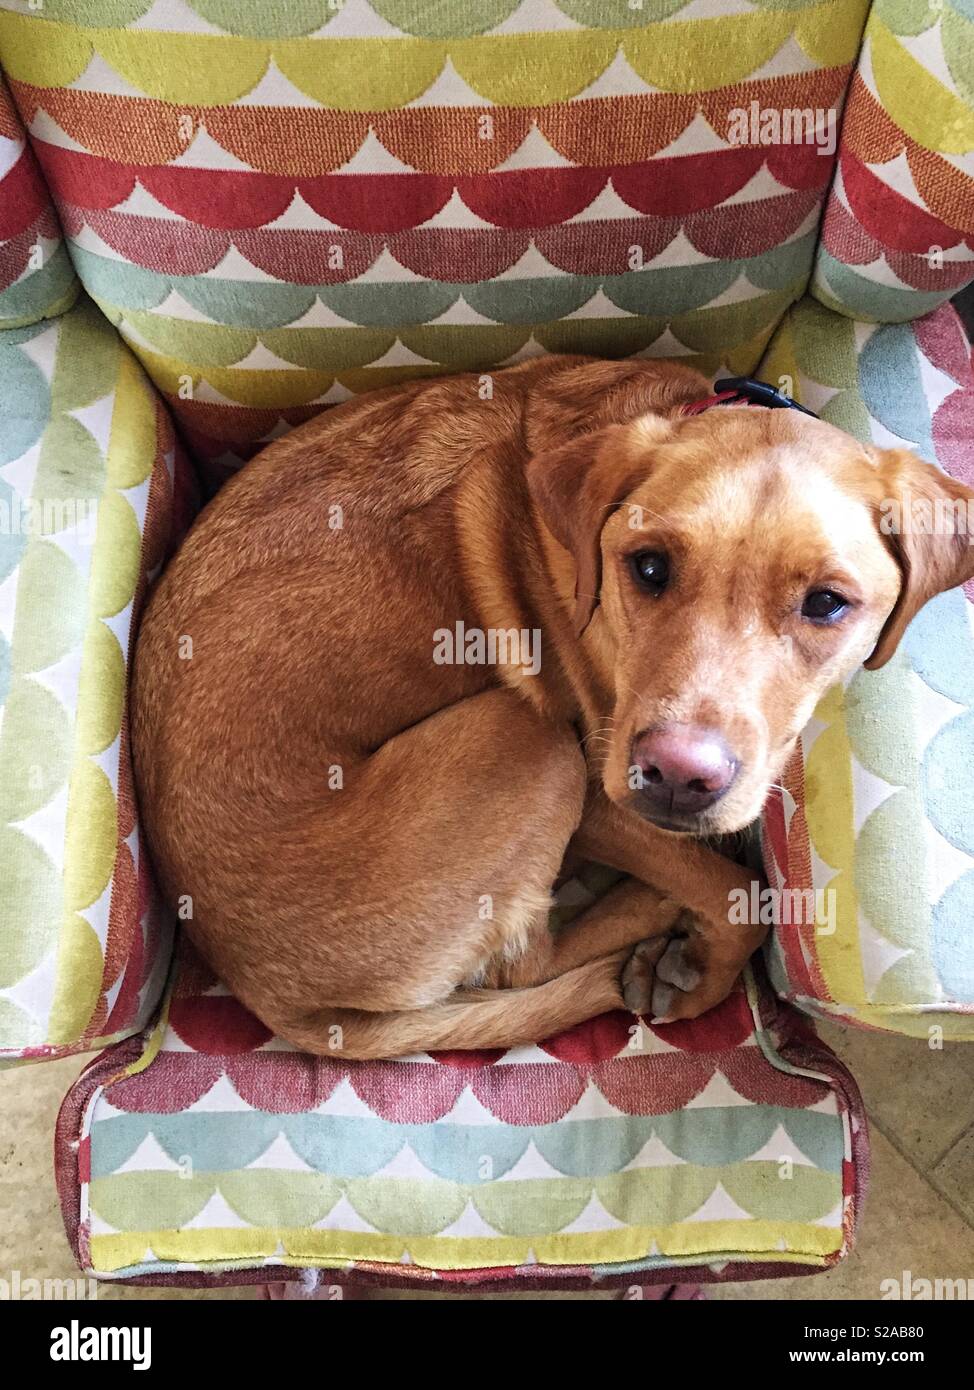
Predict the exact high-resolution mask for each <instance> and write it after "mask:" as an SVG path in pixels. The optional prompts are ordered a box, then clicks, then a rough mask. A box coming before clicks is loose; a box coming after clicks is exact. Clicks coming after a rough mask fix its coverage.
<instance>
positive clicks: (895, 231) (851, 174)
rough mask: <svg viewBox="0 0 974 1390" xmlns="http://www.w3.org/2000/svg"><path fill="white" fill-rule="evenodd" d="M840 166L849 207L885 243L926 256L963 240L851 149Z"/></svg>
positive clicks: (867, 229)
mask: <svg viewBox="0 0 974 1390" xmlns="http://www.w3.org/2000/svg"><path fill="white" fill-rule="evenodd" d="M841 167H842V184H843V187H844V189H845V193H846V197H847V198H848V200H849V206H850V207H851V209H852V211H853V212H854V213H855V216H856V218H857V219H858V220H859V222H860V223H861V224H862V226H863V227H865V229H866V231H867V232H870V233H871V234H872V235H873V236H874V237H876V239H877V240H878V241H879V242H881V243H882V245H883V246H887V247H889V248H891V249H892V250H894V251H909V252H911V253H912V254H913V255H917V256H926V255H927V253H928V252H929V250H930V247H931V246H942V247H943V248H944V249H945V250H946V249H947V248H948V247H951V246H956V245H957V243H958V242H959V241H961V240H962V237H961V235H960V233H959V232H957V231H955V230H954V229H953V228H952V227H948V226H947V225H946V224H945V223H944V222H941V221H940V219H939V218H938V217H934V216H933V214H932V213H929V212H927V211H926V210H925V209H924V208H920V207H917V205H916V204H915V203H912V202H911V201H910V200H909V198H905V197H904V196H903V194H902V193H897V192H896V190H895V189H893V188H890V187H889V186H888V185H887V184H885V183H884V182H883V181H882V179H881V178H879V177H878V175H876V174H875V173H873V171H872V170H871V169H869V168H867V166H866V165H865V164H864V163H863V162H862V160H860V159H857V158H856V156H855V155H854V154H853V153H852V151H851V150H849V149H845V148H844V149H843V151H842V159H841Z"/></svg>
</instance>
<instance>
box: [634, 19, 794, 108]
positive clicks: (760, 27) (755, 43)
mask: <svg viewBox="0 0 974 1390" xmlns="http://www.w3.org/2000/svg"><path fill="white" fill-rule="evenodd" d="M792 27H793V19H792V17H791V16H790V15H789V14H787V13H786V12H782V11H774V10H772V11H769V12H768V13H765V14H747V15H726V16H723V17H720V18H716V19H688V20H676V21H674V22H672V23H668V24H651V25H647V27H646V28H645V29H636V30H629V31H627V32H626V33H625V34H620V35H619V39H620V40H622V47H623V49H624V51H625V55H626V57H627V58H628V59H629V62H630V64H631V65H632V66H633V68H635V70H636V72H637V73H638V74H639V76H640V77H641V78H643V80H644V81H646V82H648V83H650V85H651V86H653V87H658V88H659V89H660V90H661V91H664V92H711V91H715V90H716V89H717V88H718V87H727V86H730V85H731V84H732V83H735V82H743V81H744V80H745V79H746V78H748V77H750V75H751V73H752V72H754V71H755V70H756V69H757V68H760V67H762V66H763V64H764V63H766V62H767V61H768V60H769V59H770V58H773V57H774V55H775V54H776V53H777V51H778V49H779V48H780V47H781V46H782V44H783V43H784V42H785V41H786V39H787V38H788V35H789V34H790V33H791V32H792Z"/></svg>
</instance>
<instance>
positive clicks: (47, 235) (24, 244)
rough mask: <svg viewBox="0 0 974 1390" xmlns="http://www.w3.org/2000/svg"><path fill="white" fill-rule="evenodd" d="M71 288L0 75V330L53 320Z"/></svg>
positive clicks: (45, 196)
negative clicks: (45, 319) (48, 319)
mask: <svg viewBox="0 0 974 1390" xmlns="http://www.w3.org/2000/svg"><path fill="white" fill-rule="evenodd" d="M77 292H78V281H77V278H76V276H75V274H74V271H73V270H72V268H71V262H70V261H69V259H68V253H67V251H66V249H65V246H64V237H63V236H62V234H61V228H60V226H59V224H58V220H57V214H56V213H55V211H54V207H53V205H52V203H51V197H50V194H49V193H48V191H47V188H46V187H45V185H44V179H43V177H42V175H41V172H40V170H39V169H38V167H37V160H36V159H35V157H34V153H33V151H32V150H31V149H30V147H29V146H28V144H27V137H26V134H25V131H24V128H23V126H22V125H21V123H20V117H19V116H18V114H17V109H16V107H15V106H14V104H13V102H12V101H11V98H10V93H9V91H8V90H7V87H6V85H5V83H4V82H3V79H2V78H0V328H20V327H23V326H25V325H27V324H31V323H37V321H38V320H39V319H43V318H53V317H54V316H55V315H56V314H60V313H63V312H64V310H65V309H67V308H68V307H69V306H70V305H71V303H72V301H73V300H74V297H75V295H76V294H77Z"/></svg>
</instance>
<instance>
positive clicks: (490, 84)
mask: <svg viewBox="0 0 974 1390" xmlns="http://www.w3.org/2000/svg"><path fill="white" fill-rule="evenodd" d="M683 8H684V7H683V6H682V5H681V4H680V3H679V0H676V2H675V3H672V4H665V5H659V4H652V5H650V4H647V5H645V6H641V5H639V6H634V5H630V4H629V3H628V0H561V2H560V4H556V3H555V0H545V3H543V4H535V3H521V0H490V3H488V4H487V5H477V6H473V7H471V6H470V5H467V4H463V3H456V4H440V3H424V2H423V0H381V3H376V4H372V5H371V6H370V5H368V4H366V3H364V2H363V3H356V4H355V5H354V6H352V7H350V6H347V5H346V6H337V7H336V6H335V5H334V4H332V3H331V0H293V3H289V4H287V5H285V6H282V5H276V6H275V5H269V4H268V5H260V6H252V5H251V6H235V5H231V4H223V3H212V2H210V0H207V3H202V2H200V3H197V4H196V5H195V7H191V6H190V5H189V4H187V3H183V0H180V4H179V5H178V6H169V5H168V4H167V3H166V0H155V3H153V0H126V3H125V5H124V6H119V4H118V3H117V0H57V4H52V3H50V0H48V3H47V4H45V6H44V7H43V8H41V9H39V10H38V11H37V12H36V13H32V12H26V13H18V14H12V13H6V12H0V60H2V62H3V65H4V68H5V69H6V71H7V73H8V77H9V80H10V84H11V88H12V90H13V91H14V93H15V95H16V100H17V102H18V105H19V107H20V110H21V113H22V116H23V119H24V121H25V123H26V124H27V125H28V126H29V129H30V131H31V135H32V139H33V141H34V148H35V149H36V151H37V154H38V157H39V159H40V161H41V165H42V167H43V170H44V173H45V176H46V178H47V181H48V184H49V186H50V188H51V190H52V192H53V194H54V197H55V200H56V203H57V206H58V209H59V212H60V214H61V218H62V221H63V224H64V226H65V228H66V230H67V232H68V235H69V237H70V244H71V250H72V255H73V257H74V261H75V265H76V266H77V269H78V273H79V275H80V276H81V279H82V281H83V282H84V284H85V286H86V288H87V289H88V291H89V292H90V293H91V294H92V295H93V296H94V298H95V299H96V300H97V301H98V302H99V304H101V306H102V307H103V308H104V310H105V312H106V313H107V314H108V315H109V316H110V317H111V318H112V319H113V320H114V321H115V322H117V323H118V325H119V328H120V331H121V332H122V333H123V334H124V336H125V337H126V339H127V341H128V342H129V344H130V345H131V346H132V349H133V351H134V352H135V353H136V354H137V356H138V357H139V359H140V360H141V361H142V363H143V364H144V366H145V368H146V370H147V371H148V373H149V375H150V376H151V377H152V379H153V381H154V382H155V383H156V385H157V386H158V387H159V389H160V390H161V391H162V392H163V393H164V395H165V396H166V398H167V400H168V401H169V403H170V405H171V408H172V410H173V412H174V413H175V415H176V417H177V419H178V420H179V422H180V423H181V425H182V428H183V432H184V435H185V437H186V438H187V440H188V441H189V443H190V445H191V447H192V448H193V449H194V450H195V453H196V455H197V457H198V458H199V459H203V460H206V461H207V463H208V466H209V472H210V476H211V481H212V482H213V483H216V482H219V481H220V480H221V479H222V478H223V477H225V476H226V473H227V472H228V471H229V470H231V469H232V468H234V467H236V466H239V463H240V460H241V459H242V458H246V457H249V456H250V454H252V453H253V452H255V450H256V449H257V448H258V447H259V445H260V444H261V443H262V442H263V441H264V440H265V439H267V438H268V437H276V435H277V434H279V433H281V432H282V431H284V430H286V429H287V428H288V427H289V426H291V425H293V424H295V423H297V422H298V421H301V420H304V419H306V418H308V417H309V416H310V415H313V414H314V413H316V411H318V410H319V409H320V408H321V406H322V405H328V404H331V403H333V402H336V401H341V400H344V399H346V398H347V397H348V395H349V394H350V393H355V392H359V391H362V390H366V389H368V388H370V387H376V386H384V385H389V384H390V383H393V382H397V381H402V380H406V379H409V378H412V377H416V376H422V375H424V374H430V373H437V372H452V371H458V370H469V369H471V368H473V369H476V370H483V369H486V368H489V367H491V366H496V365H499V364H501V363H507V362H510V361H519V360H521V358H522V357H524V356H525V355H527V356H530V355H532V354H534V353H537V352H540V351H542V350H543V351H548V352H553V351H576V352H578V351H584V352H592V353H597V354H603V355H604V354H608V355H611V356H622V355H624V354H627V353H634V352H644V353H646V354H647V355H649V356H660V357H673V356H679V357H683V358H685V359H686V360H687V361H689V362H692V363H696V364H698V365H700V366H702V367H703V368H704V369H705V370H708V371H709V370H715V369H716V368H717V367H718V366H719V365H721V364H724V365H729V366H732V367H733V368H735V369H736V370H740V371H749V370H751V369H753V367H754V366H755V364H756V363H757V361H758V359H759V357H760V355H761V352H762V351H763V348H764V346H765V345H766V343H767V340H768V338H769V336H770V334H771V331H772V329H773V327H774V325H775V324H776V323H777V322H778V320H779V319H780V318H781V316H782V314H783V312H784V310H785V308H786V307H787V305H788V304H789V303H790V302H791V301H792V300H793V299H794V298H795V297H796V295H797V294H799V293H801V291H802V290H803V289H804V287H805V285H806V284H807V282H808V279H809V276H810V273H811V267H812V259H813V256H814V247H815V241H816V237H817V231H818V224H819V218H820V213H821V207H822V203H823V200H824V197H825V192H826V189H827V187H828V184H829V180H830V178H831V175H832V172H833V168H834V151H833V153H832V154H831V155H828V154H823V153H822V151H821V149H820V148H819V147H818V146H817V145H815V144H784V145H764V144H761V143H756V144H750V143H745V142H743V141H744V140H745V136H746V139H748V140H749V139H750V131H749V129H748V132H743V133H742V132H741V130H740V116H739V114H738V115H737V116H735V112H736V113H741V112H744V111H745V110H747V111H750V108H751V104H752V103H756V104H757V106H758V107H759V108H762V109H763V108H766V107H772V108H775V109H777V108H779V107H781V106H784V107H788V108H795V109H796V110H802V109H806V108H807V109H812V110H821V111H828V110H833V109H834V108H836V107H837V106H840V105H841V103H842V100H843V96H844V92H845V88H846V84H847V82H848V80H849V76H850V73H851V70H852V64H853V62H854V60H855V55H856V52H857V49H858V45H859V41H860V35H861V30H862V27H863V24H864V21H865V14H866V9H867V5H866V3H865V0H843V3H820V4H813V3H808V0H797V3H791V0H789V3H787V4H780V5H778V4H775V5H771V6H768V5H762V6H761V7H760V8H759V9H755V8H754V7H753V6H745V7H744V9H745V10H746V11H747V12H746V13H739V10H740V9H741V7H740V6H738V5H736V4H730V3H727V4H720V5H714V6H708V7H707V8H708V9H709V10H711V11H712V13H709V14H708V13H705V14H704V15H703V16H702V17H688V18H686V19H684V18H682V15H681V11H682V9H683ZM691 8H692V9H693V10H694V11H696V10H697V8H698V7H697V6H692V7H691ZM194 9H195V12H194ZM258 12H259V13H258Z"/></svg>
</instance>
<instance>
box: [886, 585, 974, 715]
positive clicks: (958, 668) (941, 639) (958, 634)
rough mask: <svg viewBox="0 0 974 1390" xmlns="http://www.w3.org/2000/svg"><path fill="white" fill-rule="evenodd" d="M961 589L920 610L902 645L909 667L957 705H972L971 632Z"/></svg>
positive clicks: (973, 647) (973, 638)
mask: <svg viewBox="0 0 974 1390" xmlns="http://www.w3.org/2000/svg"><path fill="white" fill-rule="evenodd" d="M967 609H968V604H967V599H966V598H965V596H964V592H963V590H962V589H949V590H948V591H947V593H945V594H938V595H937V597H936V598H935V599H931V600H930V602H929V603H928V604H926V605H925V606H924V607H923V608H921V609H920V611H919V613H918V614H917V615H916V617H915V618H914V619H913V621H912V623H911V624H910V626H909V627H908V628H907V630H906V635H905V636H904V639H903V643H904V647H905V650H906V654H907V656H908V658H909V661H910V665H911V666H912V667H913V669H914V671H916V673H917V675H918V676H921V677H922V679H923V680H925V681H926V683H927V685H929V686H930V688H931V690H936V691H938V692H939V694H941V695H946V697H947V699H948V700H953V701H954V702H955V703H956V704H958V705H974V631H972V629H971V623H970V617H969V614H968V611H967Z"/></svg>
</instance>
